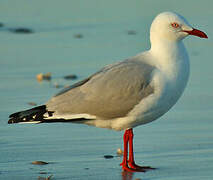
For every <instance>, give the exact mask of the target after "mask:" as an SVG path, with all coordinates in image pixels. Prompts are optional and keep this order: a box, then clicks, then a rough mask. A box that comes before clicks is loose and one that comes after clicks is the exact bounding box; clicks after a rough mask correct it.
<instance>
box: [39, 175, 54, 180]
mask: <svg viewBox="0 0 213 180" xmlns="http://www.w3.org/2000/svg"><path fill="white" fill-rule="evenodd" d="M52 176H53V175H50V176H48V177H47V178H46V177H40V176H39V177H38V180H51V178H52Z"/></svg>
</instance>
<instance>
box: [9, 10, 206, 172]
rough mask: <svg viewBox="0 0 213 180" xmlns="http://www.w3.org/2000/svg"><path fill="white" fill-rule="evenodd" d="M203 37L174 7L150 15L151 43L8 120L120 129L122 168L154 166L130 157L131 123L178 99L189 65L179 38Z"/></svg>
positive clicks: (158, 112)
mask: <svg viewBox="0 0 213 180" xmlns="http://www.w3.org/2000/svg"><path fill="white" fill-rule="evenodd" d="M188 35H193V36H198V37H200V38H208V37H207V35H206V34H205V33H204V32H202V31H200V30H198V29H194V28H193V27H192V26H191V25H190V24H189V23H188V22H187V20H186V19H185V18H184V17H183V16H181V15H179V14H177V13H174V12H163V13H160V14H159V15H157V16H156V17H155V19H154V20H153V22H152V24H151V28H150V43H151V48H150V49H149V50H147V51H145V52H142V53H139V54H137V55H136V56H134V57H131V58H128V59H126V60H124V61H121V62H117V63H115V64H111V65H108V66H105V67H104V68H102V69H101V70H100V71H98V72H96V73H95V74H93V75H91V76H89V77H88V78H86V79H84V80H82V81H79V82H77V83H75V84H73V85H71V86H69V87H68V88H65V89H63V90H62V91H61V92H59V93H58V94H56V95H55V96H53V97H52V98H51V99H50V100H49V101H48V102H47V103H46V104H45V105H41V106H38V107H35V108H32V109H29V110H24V111H20V112H16V113H13V114H11V115H10V116H9V118H10V119H9V121H8V123H9V124H12V123H55V122H64V123H66V122H72V123H81V124H87V125H91V126H96V127H99V128H108V129H113V130H117V131H121V130H124V131H125V132H124V136H123V142H124V152H123V161H122V163H121V164H120V165H121V166H122V169H123V170H124V171H129V172H146V171H147V170H150V169H154V168H151V167H150V166H139V165H137V164H136V163H135V160H134V152H133V128H134V127H137V126H139V125H143V124H146V123H149V122H152V121H154V120H156V119H158V118H159V117H161V116H162V115H163V114H165V113H166V112H168V111H169V109H170V108H171V107H172V106H173V105H174V104H175V103H176V102H177V100H178V99H179V98H180V96H181V95H182V93H183V91H184V89H185V87H186V84H187V81H188V78H189V71H190V64H189V57H188V54H187V51H186V49H185V46H184V44H183V41H182V40H183V39H184V38H185V37H187V36H188Z"/></svg>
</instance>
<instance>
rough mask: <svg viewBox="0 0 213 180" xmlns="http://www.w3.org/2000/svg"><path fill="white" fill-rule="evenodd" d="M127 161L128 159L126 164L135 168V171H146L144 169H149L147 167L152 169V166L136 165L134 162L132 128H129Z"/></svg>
mask: <svg viewBox="0 0 213 180" xmlns="http://www.w3.org/2000/svg"><path fill="white" fill-rule="evenodd" d="M128 135H129V161H128V165H129V167H131V168H132V169H135V170H137V171H140V172H146V170H149V169H154V168H151V167H149V166H138V165H136V164H135V160H134V151H133V137H134V134H133V130H132V129H129V134H128Z"/></svg>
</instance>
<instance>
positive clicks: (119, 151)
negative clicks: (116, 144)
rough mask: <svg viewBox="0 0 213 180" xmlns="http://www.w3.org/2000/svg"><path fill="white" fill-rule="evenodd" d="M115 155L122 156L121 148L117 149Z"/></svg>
mask: <svg viewBox="0 0 213 180" xmlns="http://www.w3.org/2000/svg"><path fill="white" fill-rule="evenodd" d="M117 155H118V156H122V155H123V150H122V149H121V148H118V149H117Z"/></svg>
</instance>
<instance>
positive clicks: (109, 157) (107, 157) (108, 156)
mask: <svg viewBox="0 0 213 180" xmlns="http://www.w3.org/2000/svg"><path fill="white" fill-rule="evenodd" d="M104 158H105V159H112V158H114V156H112V155H104Z"/></svg>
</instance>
